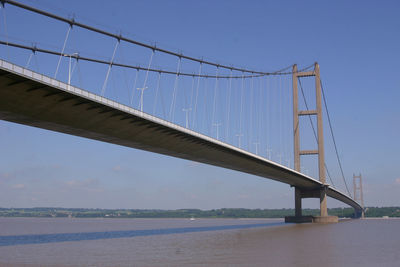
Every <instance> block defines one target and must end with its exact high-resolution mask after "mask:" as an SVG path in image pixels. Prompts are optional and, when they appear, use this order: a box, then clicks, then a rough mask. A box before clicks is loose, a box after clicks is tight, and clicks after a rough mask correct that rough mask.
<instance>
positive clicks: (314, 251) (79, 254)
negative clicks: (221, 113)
mask: <svg viewBox="0 0 400 267" xmlns="http://www.w3.org/2000/svg"><path fill="white" fill-rule="evenodd" d="M0 265H1V266H190V265H195V266H326V267H329V266H400V220H399V219H362V220H361V219H360V220H342V221H340V222H339V223H337V224H285V223H284V222H283V220H281V219H195V220H189V219H115V218H113V219H106V218H104V219H74V218H72V219H69V218H0Z"/></svg>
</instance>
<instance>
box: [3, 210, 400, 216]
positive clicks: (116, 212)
mask: <svg viewBox="0 0 400 267" xmlns="http://www.w3.org/2000/svg"><path fill="white" fill-rule="evenodd" d="M328 213H329V214H330V215H336V216H339V217H341V218H343V217H353V216H354V210H353V209H352V208H333V209H328ZM293 215H294V209H227V208H226V209H212V210H200V209H178V210H155V209H154V210H153V209H83V208H71V209H70V208H0V217H74V218H116V217H118V218H191V217H196V218H283V217H285V216H293ZM303 215H319V209H303ZM365 216H366V217H383V216H388V217H400V207H368V208H366V212H365Z"/></svg>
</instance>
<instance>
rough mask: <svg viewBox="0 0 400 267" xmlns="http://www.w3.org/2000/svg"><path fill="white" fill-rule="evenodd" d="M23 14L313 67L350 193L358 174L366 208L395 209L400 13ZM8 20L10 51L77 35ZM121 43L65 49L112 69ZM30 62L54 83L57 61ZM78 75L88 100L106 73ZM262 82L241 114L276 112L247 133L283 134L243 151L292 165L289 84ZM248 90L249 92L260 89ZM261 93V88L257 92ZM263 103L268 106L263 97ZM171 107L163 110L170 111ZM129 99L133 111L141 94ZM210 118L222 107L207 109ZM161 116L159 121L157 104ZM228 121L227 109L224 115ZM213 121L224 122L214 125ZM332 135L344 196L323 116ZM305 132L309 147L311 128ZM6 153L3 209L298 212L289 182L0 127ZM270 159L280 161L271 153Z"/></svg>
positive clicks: (0, 172)
mask: <svg viewBox="0 0 400 267" xmlns="http://www.w3.org/2000/svg"><path fill="white" fill-rule="evenodd" d="M20 2H22V3H25V4H28V5H31V6H34V7H37V8H39V9H44V10H47V11H49V12H52V13H56V14H58V15H60V16H64V17H69V18H71V17H74V18H75V19H76V20H77V21H81V22H83V23H86V24H89V25H93V26H95V27H99V28H102V29H105V30H107V31H110V32H113V33H117V34H118V33H120V34H122V35H124V36H129V37H131V38H134V39H136V40H139V41H142V42H146V43H150V44H156V45H157V46H158V47H162V48H165V49H168V50H173V51H177V52H178V53H183V54H186V55H190V56H194V57H198V58H205V59H209V60H212V61H215V62H218V63H221V64H227V65H233V66H239V67H246V68H249V69H254V70H261V71H274V70H278V69H281V68H283V67H286V66H290V65H292V64H294V63H296V64H298V65H299V67H304V66H308V65H310V64H313V63H314V62H318V63H319V65H320V68H321V79H322V81H323V86H324V90H325V93H326V97H327V101H328V106H329V112H330V116H331V119H332V123H333V129H334V132H335V137H336V142H337V145H338V150H339V155H340V158H341V161H342V165H343V170H344V173H345V176H346V179H347V183H348V185H349V189H350V191H352V176H353V173H355V174H358V173H361V174H362V177H363V187H364V201H365V205H366V206H400V198H399V197H398V196H399V195H400V172H399V170H398V165H399V161H400V157H399V154H398V151H400V142H399V141H398V137H399V133H400V105H398V102H399V100H400V75H399V70H398V62H399V61H400V53H399V49H398V48H399V47H400V35H399V34H398V29H400V18H399V17H398V12H399V10H400V3H399V2H398V1H301V2H300V1H154V0H150V1H122V0H120V1H102V0H101V1H93V0H90V1H89V0H88V1H78V0H72V1H68V4H67V5H66V4H63V2H61V1H50V0H23V1H20ZM4 16H5V19H4ZM0 17H1V22H0V39H1V40H5V39H7V40H9V41H15V42H22V43H24V44H28V45H30V44H37V46H43V47H46V48H52V49H55V50H57V51H59V50H60V49H61V48H62V46H63V42H64V39H65V36H66V33H67V29H68V26H67V25H66V24H63V23H60V22H55V21H54V20H50V19H44V18H38V17H40V16H38V15H32V14H30V13H28V12H26V11H23V10H20V9H17V8H14V7H11V6H10V5H7V4H6V6H5V9H2V10H1V13H0ZM115 43H116V42H115V40H113V39H107V38H103V37H101V36H98V35H97V36H96V35H94V34H91V33H88V32H85V31H82V30H79V29H76V28H75V27H73V29H72V30H71V36H70V37H69V39H68V42H67V45H66V50H65V51H67V52H68V53H73V52H75V51H79V52H80V53H82V54H86V55H89V56H93V57H105V58H108V59H110V58H111V57H112V54H113V49H114V47H115ZM123 54H125V57H124V55H123ZM150 56H151V51H149V50H145V49H143V48H131V47H128V45H126V44H121V45H120V47H118V49H117V53H116V59H117V60H126V61H128V62H132V64H136V63H138V64H141V65H142V66H146V64H148V62H149V57H150ZM0 57H1V58H2V59H6V60H10V61H12V62H14V63H16V64H19V65H23V66H24V65H26V64H27V60H28V61H29V58H30V52H29V51H23V52H22V51H20V50H16V49H7V48H5V47H0ZM29 62H30V66H29V67H30V68H32V69H34V70H36V71H39V70H40V72H42V73H45V74H47V75H49V76H52V75H54V69H55V66H56V65H57V58H56V59H54V57H53V58H52V59H50V57H46V56H43V55H42V56H41V55H36V56H34V57H33V59H32V60H31V61H29ZM79 64H81V65H79V66H80V68H81V72H82V74H83V78H84V79H82V80H84V82H82V81H81V79H80V78H81V77H79V75H75V76H74V77H73V80H72V83H73V84H75V85H76V86H80V87H83V88H84V89H88V90H89V89H91V88H101V86H102V84H103V82H104V77H105V74H106V71H107V67H106V66H102V67H98V66H93V65H89V64H88V65H84V63H79ZM152 66H161V67H162V68H166V69H173V70H175V69H176V68H177V59H176V58H174V57H167V56H165V57H163V56H162V55H158V54H157V53H156V54H155V56H154V61H152ZM182 69H183V70H187V71H189V72H197V71H198V65H197V64H190V63H188V62H182ZM203 71H204V72H206V73H211V74H215V71H216V69H215V68H206V67H205V69H204V70H203ZM221 72H223V70H221ZM144 73H145V72H140V74H139V76H140V77H139V84H140V85H142V82H144V79H145V75H144ZM228 74H229V72H228ZM58 75H59V76H58V78H59V79H61V80H64V81H66V79H67V76H68V59H63V60H62V62H61V65H60V70H59V74H58ZM123 75H124V74H123V72H122V71H120V72H118V71H117V70H114V69H113V72H112V73H111V75H110V77H111V78H110V82H109V84H108V87H106V89H107V94H108V95H107V96H109V97H110V98H111V97H112V95H111V94H115V95H114V97H116V98H118V97H120V98H121V99H118V100H120V101H128V100H129V95H123V94H124V93H123V92H120V93H118V92H117V91H116V88H120V87H122V83H123V80H124V79H123ZM99 76H101V78H98V77H99ZM90 77H95V78H96V79H95V78H92V79H91V78H90ZM129 77H130V78H128V79H127V80H128V81H127V82H126V83H127V84H129V85H130V86H131V85H132V84H133V77H134V75H133V76H132V75H131V76H129ZM174 81H175V77H173V76H172V77H169V78H165V79H164V80H162V83H163V85H164V86H165V88H166V87H169V88H170V89H169V90H170V91H171V88H172V87H174ZM255 81H256V84H258V85H259V89H260V88H261V87H262V88H266V90H265V91H261V89H260V91H253V92H259V93H260V95H261V96H264V97H265V98H266V99H267V100H266V101H265V102H263V101H260V102H257V101H258V100H262V99H264V98H263V97H260V98H257V97H255V99H257V100H251V101H253V102H250V99H253V98H250V96H249V95H247V96H245V103H246V104H247V105H246V106H250V107H251V108H250V109H249V108H248V109H247V111H246V112H253V111H254V114H261V113H259V112H257V108H258V107H259V108H261V107H265V108H267V113H268V114H267V115H263V116H261V115H259V116H256V115H255V116H254V117H255V120H254V121H252V120H250V121H246V123H248V124H252V123H253V122H254V124H256V123H255V122H256V121H262V122H261V124H260V125H261V130H263V129H267V128H268V125H269V124H268V123H269V122H274V123H277V122H278V121H283V123H281V125H280V126H279V127H278V126H275V127H273V128H279V129H272V130H271V131H274V132H273V133H271V134H270V133H268V134H267V136H266V137H265V136H264V137H265V138H264V139H263V135H262V134H261V135H260V136H258V135H257V133H255V132H252V133H248V136H251V138H249V140H248V144H247V149H248V150H250V151H252V152H253V153H255V146H252V144H253V143H252V142H253V141H255V138H256V136H257V138H259V139H257V140H256V141H259V142H261V144H262V146H264V147H265V146H268V145H270V147H271V148H272V149H274V151H280V153H283V154H284V155H286V156H287V158H288V159H289V160H290V159H291V158H292V156H291V153H292V150H291V149H292V140H291V132H290V131H291V127H292V126H291V125H292V122H291V120H290V116H291V112H292V111H291V109H290V108H291V106H290V105H291V102H290V99H289V96H290V85H291V77H290V76H285V77H283V78H271V79H269V80H268V79H265V80H262V81H261V82H259V80H255ZM191 82H192V80H191V79H190V78H188V79H186V80H184V79H183V78H182V79H181V80H180V89H181V90H180V92H181V94H180V96H179V99H180V100H179V101H181V102H178V104H180V105H181V106H178V107H179V108H180V109H181V108H182V107H185V106H184V104H183V102H184V99H186V96H183V94H184V93H185V92H186V91H184V90H182V88H183V87H185V86H186V87H187V88H189V87H190V83H191ZM113 83H114V85H112V84H113ZM120 83H121V84H120ZM145 83H146V82H145ZM156 83H157V74H149V77H148V87H149V88H153V89H154V88H155V87H156ZM119 85H121V86H119ZM167 85H168V86H167ZM200 85H201V86H202V87H206V86H208V88H209V90H212V89H216V88H217V89H220V90H218V97H219V99H225V98H226V93H227V92H228V90H226V88H228V86H229V84H228V83H227V82H226V81H222V80H221V81H220V83H219V84H218V85H215V82H214V81H209V82H206V81H204V80H201V81H200ZM258 85H257V86H258ZM218 86H219V87H218ZM232 86H233V87H232V88H233V90H236V91H234V92H235V93H233V95H232V101H236V102H233V105H235V107H236V108H235V109H232V116H235V117H236V118H241V115H238V113H237V112H238V108H237V105H236V104H238V103H239V101H240V97H239V94H238V92H239V91H240V86H241V84H240V80H238V81H234V82H233V85H232ZM245 86H247V87H246V88H252V87H251V86H252V85H251V80H249V81H248V82H246V84H245ZM257 86H256V88H255V89H253V88H252V90H257V88H258V87H257ZM304 86H305V87H309V89H310V88H311V87H312V81H304ZM223 88H225V89H223ZM276 88H278V89H276ZM93 90H95V89H93ZM96 90H97V89H96ZM113 90H114V91H113ZM165 90H166V89H165ZM277 90H282V92H283V93H280V92H281V91H279V92H278V91H277ZM148 91H149V92H146V100H145V101H146V102H145V103H144V104H145V106H146V108H147V110H146V111H148V112H150V100H151V99H152V98H151V97H150V96H151V95H154V93H155V90H148ZM170 91H165V92H170ZM192 92H193V91H192ZM210 92H213V91H210ZM262 92H264V93H265V94H266V95H262V94H264V93H262ZM267 92H270V93H267ZM125 94H126V92H125ZM121 95H123V97H122V96H121ZM165 95H166V93H165ZM201 96H202V95H201ZM165 97H166V96H165ZM204 97H206V96H204ZM208 97H210V95H209V96H208ZM309 97H312V94H311V95H310V96H309ZM269 99H271V100H269ZM274 99H275V100H274ZM167 100H168V98H166V100H165V101H166V103H169V102H168V101H167ZM134 101H138V94H136V96H135V98H134ZM221 101H222V100H221ZM246 101H247V102H246ZM276 101H278V102H279V101H281V102H279V103H278V102H276ZM128 102H129V101H128ZM137 103H138V102H135V105H137ZM279 105H283V106H279ZM204 106H205V107H208V109H209V110H212V109H213V106H212V104H205V105H204ZM221 106H224V104H221V105H219V106H218V108H220V109H221V110H222V107H221ZM186 107H187V106H186ZM168 108H169V104H166V109H167V113H168ZM204 110H207V108H205V109H204ZM217 111H218V109H217ZM235 112H236V113H235ZM155 113H156V114H161V113H162V112H161V108H160V106H159V108H158V109H157V110H155ZM209 113H211V112H209ZM220 113H222V111H221V112H217V114H220ZM269 113H271V114H270V115H269ZM204 114H206V113H204ZM223 114H225V113H223ZM246 114H247V113H246ZM225 115H226V114H225ZM247 115H248V114H247ZM176 116H177V118H176V120H179V123H180V124H182V123H184V118H185V117H184V113H183V112H177V115H176ZM204 116H205V115H204ZM209 116H211V115H209ZM193 118H194V117H193ZM193 118H192V119H193ZM198 119H201V117H199V118H198ZM217 119H218V118H217ZM212 120H213V122H214V123H215V122H217V120H216V119H215V118H212ZM199 121H200V120H199ZM238 121H240V119H237V120H234V119H232V122H231V123H232V127H236V128H235V131H237V130H238V129H237V127H238V124H239V123H238ZM324 123H325V125H324V127H325V128H324V131H325V139H326V160H327V164H328V166H329V168H330V171H331V173H332V174H333V176H334V177H333V180H334V182H335V184H337V185H338V188H339V189H340V190H342V191H345V188H344V185H343V182H342V180H341V176H340V171H339V168H338V165H337V162H336V158H335V154H334V153H335V152H334V150H333V146H332V141H331V139H330V135H329V128H328V124H327V122H326V115H325V122H324ZM191 124H193V121H191ZM209 124H210V123H209ZM198 125H199V126H198V127H200V126H201V123H200V122H198ZM246 125H247V124H246ZM253 126H254V125H253ZM193 127H194V126H193ZM202 127H203V128H201V129H200V128H198V129H199V130H200V131H203V132H204V133H205V134H207V135H211V136H214V137H215V135H216V128H215V127H212V125H211V126H210V125H208V126H204V125H203V126H202ZM263 127H264V128H263ZM268 130H270V129H268ZM304 131H305V132H306V133H308V135H309V136H311V132H310V129H308V130H306V129H305V130H304ZM307 131H308V132H307ZM260 132H261V131H260ZM235 133H236V132H234V131H232V133H231V134H230V136H229V135H227V136H228V137H225V138H226V141H227V142H230V143H232V144H235V145H237V143H235V142H237V139H235ZM280 136H282V137H280ZM252 138H253V139H252ZM267 138H269V139H268V140H269V141H268V140H266V139H267ZM304 142H305V143H306V144H307V145H308V144H312V138H311V139H307V138H306V139H304ZM0 150H1V152H2V153H1V155H2V156H1V161H0V207H43V206H46V207H49V206H51V207H86V208H134V209H144V208H152V209H179V208H200V209H213V208H293V207H294V200H293V199H294V198H293V195H294V192H293V189H292V188H290V187H289V186H288V185H286V184H282V183H278V182H275V181H272V180H268V179H263V178H260V177H256V176H251V175H247V174H243V173H239V172H235V171H231V170H226V169H222V168H217V167H213V166H209V165H204V164H199V163H196V162H190V161H185V160H180V159H176V158H172V157H167V156H163V155H157V154H154V153H149V152H145V151H141V150H136V149H131V148H126V147H120V146H116V145H112V144H107V143H102V142H98V141H94V140H88V139H84V138H80V137H74V136H69V135H65V134H60V133H55V132H50V131H46V130H42V129H36V128H32V127H27V126H24V125H18V124H14V123H9V122H5V121H0ZM262 153H264V154H266V153H267V151H266V150H265V149H264V151H263V152H262ZM272 159H273V160H275V161H277V160H278V158H277V156H276V154H274V156H273V158H272ZM288 164H289V165H290V164H293V163H290V162H288ZM313 164H314V165H315V162H313V161H312V160H310V159H304V165H309V166H307V168H308V171H309V172H310V175H311V176H313V174H314V173H315V172H316V170H315V166H314V165H313ZM313 166H314V167H313ZM303 203H304V206H305V207H318V203H319V200H318V199H307V200H303ZM338 206H343V204H341V203H339V202H337V201H335V200H333V199H329V200H328V207H338Z"/></svg>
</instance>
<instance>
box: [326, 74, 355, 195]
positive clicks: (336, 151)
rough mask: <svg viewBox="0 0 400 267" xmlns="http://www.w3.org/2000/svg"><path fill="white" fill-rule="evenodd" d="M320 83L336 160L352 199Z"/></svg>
mask: <svg viewBox="0 0 400 267" xmlns="http://www.w3.org/2000/svg"><path fill="white" fill-rule="evenodd" d="M319 81H320V85H321V91H322V97H323V99H324V106H325V110H326V115H327V117H328V123H329V129H330V131H331V135H332V140H333V146H334V147H335V153H336V158H337V161H338V163H339V168H340V172H341V174H342V178H343V182H344V185H345V186H346V190H347V193H348V194H349V196H350V197H351V194H350V190H349V188H348V187H347V182H346V179H345V177H344V173H343V168H342V163H341V161H340V157H339V152H338V149H337V145H336V139H335V135H334V134H333V127H332V123H331V117H330V115H329V110H328V104H327V102H326V97H325V92H324V87H323V86H322V81H321V79H320V80H319Z"/></svg>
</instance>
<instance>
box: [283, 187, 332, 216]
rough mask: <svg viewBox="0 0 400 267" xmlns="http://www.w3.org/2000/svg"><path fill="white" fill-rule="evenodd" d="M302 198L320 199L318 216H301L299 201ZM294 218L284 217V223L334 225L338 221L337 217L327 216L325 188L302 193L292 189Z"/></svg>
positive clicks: (297, 189)
mask: <svg viewBox="0 0 400 267" xmlns="http://www.w3.org/2000/svg"><path fill="white" fill-rule="evenodd" d="M303 198H319V199H320V205H321V210H320V216H303V214H302V209H301V200H302V199H303ZM294 203H295V212H294V214H295V215H294V216H286V217H285V222H286V223H311V222H312V223H336V222H338V221H339V218H338V217H337V216H328V209H327V206H326V186H323V187H322V188H320V189H316V190H312V191H304V190H301V189H300V188H298V187H295V188H294Z"/></svg>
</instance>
